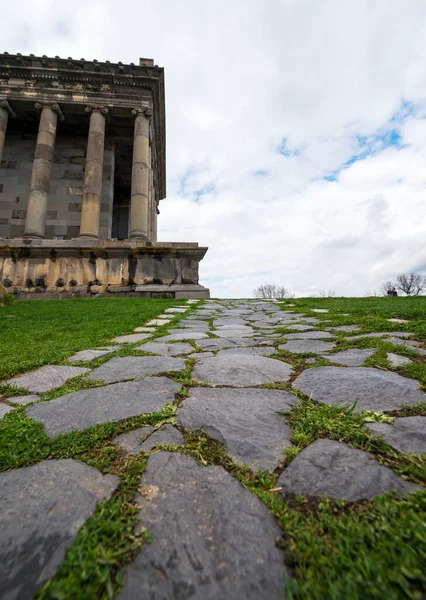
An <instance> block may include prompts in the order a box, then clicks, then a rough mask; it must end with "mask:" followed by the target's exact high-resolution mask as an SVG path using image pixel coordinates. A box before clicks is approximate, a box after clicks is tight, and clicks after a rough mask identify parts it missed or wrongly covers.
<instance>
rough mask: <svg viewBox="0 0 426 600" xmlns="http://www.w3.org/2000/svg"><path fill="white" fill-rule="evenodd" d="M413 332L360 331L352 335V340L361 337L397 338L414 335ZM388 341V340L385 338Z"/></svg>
mask: <svg viewBox="0 0 426 600" xmlns="http://www.w3.org/2000/svg"><path fill="white" fill-rule="evenodd" d="M412 335H413V334H412V333H408V332H407V331H373V333H360V334H357V335H354V336H351V337H350V339H351V340H357V339H360V338H380V337H396V338H409V337H412ZM385 341H388V340H385Z"/></svg>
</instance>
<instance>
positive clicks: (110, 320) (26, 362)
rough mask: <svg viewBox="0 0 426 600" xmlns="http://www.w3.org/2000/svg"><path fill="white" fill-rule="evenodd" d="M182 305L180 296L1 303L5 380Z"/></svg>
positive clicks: (0, 366) (0, 372)
mask: <svg viewBox="0 0 426 600" xmlns="http://www.w3.org/2000/svg"><path fill="white" fill-rule="evenodd" d="M176 304H182V302H178V301H175V300H166V299H164V300H163V299H161V300H151V299H145V298H134V299H129V298H111V299H110V298H93V299H74V300H61V301H54V300H38V301H35V300H27V301H25V300H22V301H19V302H16V303H14V304H13V305H11V306H3V307H1V308H0V381H1V380H3V379H7V378H8V377H12V376H13V375H16V374H17V373H21V372H23V371H29V370H30V369H34V368H36V367H40V366H42V365H47V364H58V363H61V362H63V361H64V360H65V359H66V358H67V357H68V356H70V355H71V354H73V353H74V352H77V351H78V350H85V349H88V348H94V347H96V346H100V345H102V344H105V343H106V342H108V341H110V340H111V339H112V338H113V337H115V336H117V335H121V334H125V333H132V332H133V329H134V328H135V327H138V326H140V325H143V324H144V323H145V322H146V321H147V320H148V319H151V318H153V317H155V316H156V315H158V314H160V313H161V312H162V311H163V310H164V309H166V308H168V307H170V306H174V305H176Z"/></svg>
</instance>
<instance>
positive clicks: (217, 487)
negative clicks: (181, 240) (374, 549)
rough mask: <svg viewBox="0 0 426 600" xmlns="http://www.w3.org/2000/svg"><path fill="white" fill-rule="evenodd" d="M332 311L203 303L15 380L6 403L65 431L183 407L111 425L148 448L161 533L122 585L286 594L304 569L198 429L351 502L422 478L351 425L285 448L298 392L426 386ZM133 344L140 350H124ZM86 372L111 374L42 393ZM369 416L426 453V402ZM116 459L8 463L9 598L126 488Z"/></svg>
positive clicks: (400, 338) (1, 546) (373, 398)
mask: <svg viewBox="0 0 426 600" xmlns="http://www.w3.org/2000/svg"><path fill="white" fill-rule="evenodd" d="M176 315H180V316H181V317H182V318H181V320H180V321H178V322H177V326H175V327H174V328H172V329H169V330H168V331H166V334H165V335H163V336H162V337H157V335H156V328H157V327H159V326H163V325H167V323H169V322H170V318H172V317H176ZM318 317H319V315H318ZM323 319H324V316H323V315H321V318H317V317H316V316H312V314H311V316H308V315H307V314H304V313H300V312H299V313H297V312H293V309H291V308H287V310H283V309H282V307H281V306H280V305H279V304H278V303H275V302H268V301H257V300H252V301H246V300H241V301H237V300H235V301H213V300H210V301H206V302H204V303H200V304H197V303H196V302H190V303H188V304H183V305H182V306H181V307H180V308H175V309H168V310H167V311H166V314H164V315H160V316H159V318H158V319H155V320H153V321H152V322H149V323H141V324H140V325H141V326H140V327H138V328H137V331H136V332H135V333H133V334H129V335H127V336H121V337H119V338H116V339H115V340H112V342H111V344H110V345H109V346H107V347H103V348H96V349H88V350H87V351H83V352H79V353H78V354H77V355H75V356H73V357H70V358H69V366H66V365H58V366H55V365H51V366H48V367H42V368H41V369H38V370H37V371H35V372H31V373H26V374H24V375H21V376H19V377H16V378H14V379H13V380H11V381H10V382H9V383H11V384H14V385H19V386H20V387H23V388H25V389H27V390H28V395H23V396H21V397H11V398H9V399H8V400H9V401H10V402H2V403H0V418H1V417H3V416H4V415H5V414H6V413H8V412H10V411H13V410H17V406H21V405H27V404H28V406H27V407H26V408H25V414H26V415H27V416H28V417H29V418H31V419H32V420H34V421H35V422H37V423H41V424H42V426H43V431H44V432H45V434H46V435H47V436H48V438H49V439H51V440H55V439H56V438H58V436H60V435H68V434H71V433H73V432H74V433H75V432H82V431H84V430H86V429H88V428H93V427H95V426H97V425H100V424H111V423H120V422H125V421H126V420H128V419H132V418H134V417H139V416H140V415H151V414H153V413H158V412H159V411H161V410H162V409H164V408H165V407H166V406H167V405H173V406H174V407H175V413H174V416H173V418H171V419H168V421H169V422H168V423H166V424H161V426H160V427H157V426H155V425H151V426H147V425H146V426H143V427H138V428H137V429H135V428H134V427H133V428H131V427H130V428H129V429H128V430H127V431H125V432H124V433H122V434H120V435H119V436H118V437H115V438H114V439H113V440H111V441H112V443H113V444H115V445H116V446H118V448H119V449H120V456H121V457H123V456H125V457H127V456H135V455H138V456H141V457H142V458H146V456H148V460H147V466H146V469H145V471H144V473H143V474H142V477H141V479H140V482H139V486H138V492H137V493H136V496H135V499H134V501H135V503H136V505H137V506H138V507H139V508H140V511H139V517H138V518H139V519H140V523H141V526H142V527H143V528H144V530H146V531H147V532H149V537H150V539H151V543H149V544H146V543H144V544H143V546H142V549H141V551H140V552H138V553H136V555H135V556H134V557H133V559H132V561H131V562H130V563H128V564H127V565H126V566H125V567H124V585H123V586H122V588H121V590H120V591H119V592H118V597H119V598H121V599H127V600H133V599H147V598H150V599H153V600H157V599H165V598H179V599H186V598H194V599H198V598H203V599H213V598H214V599H219V598H220V599H237V598H238V599H239V598H244V599H251V598H252V599H257V600H258V599H263V598H264V599H268V600H272V599H275V598H283V597H284V596H285V577H286V576H287V575H288V574H289V573H290V571H289V570H288V568H287V567H286V561H285V560H286V557H285V548H284V549H283V545H282V543H277V541H278V542H279V541H280V540H282V534H283V531H282V529H281V528H280V527H279V525H278V522H277V520H276V519H275V517H274V516H273V514H272V513H271V512H270V511H269V510H268V508H267V506H266V505H265V504H264V503H263V502H262V501H261V500H260V499H259V497H258V496H256V495H255V494H253V493H252V492H251V491H250V490H249V489H247V487H244V486H243V485H241V483H239V481H238V480H237V478H236V477H235V476H233V471H232V469H229V468H227V469H225V468H224V466H221V465H217V464H216V465H206V464H203V461H199V460H196V456H194V454H191V453H188V452H186V451H185V443H186V442H185V439H187V438H185V436H187V435H188V432H204V433H205V434H206V435H207V436H208V437H209V438H210V439H212V440H215V441H217V442H220V443H221V444H224V447H225V450H226V454H227V456H228V457H229V459H230V460H231V461H232V462H233V463H234V464H235V465H237V466H239V467H247V468H248V469H250V470H251V471H252V472H254V473H257V472H259V471H263V470H267V471H268V472H269V473H271V474H274V475H275V476H276V477H277V480H276V488H275V491H276V494H277V495H278V496H281V497H284V498H286V497H289V496H292V495H293V496H294V495H301V494H302V495H303V496H304V497H305V498H308V499H309V498H319V497H320V498H324V497H326V498H331V499H336V498H342V499H345V500H347V501H351V502H352V501H358V500H365V499H373V498H374V497H375V496H377V495H380V494H383V493H386V492H389V491H390V490H396V491H397V492H399V493H401V494H407V493H409V492H411V491H413V490H416V489H419V486H418V485H417V484H416V483H413V482H412V481H409V480H408V479H407V478H402V477H401V476H400V475H398V474H397V473H396V472H395V471H393V470H392V469H391V468H390V467H389V466H385V465H384V464H382V463H381V462H379V461H378V459H377V457H376V456H374V454H372V453H369V452H367V451H364V450H361V449H357V448H354V447H352V446H351V445H349V444H347V443H345V442H343V441H338V440H336V439H327V438H324V437H322V436H321V437H320V438H318V439H316V440H315V441H313V442H312V443H310V444H309V445H308V446H307V447H305V448H304V449H303V450H302V451H300V452H299V453H297V455H296V456H295V457H294V458H293V460H291V461H289V460H288V458H287V459H286V451H287V452H288V450H289V449H291V448H292V445H293V440H292V427H291V425H290V424H289V423H288V422H287V419H286V414H288V413H289V411H291V410H292V407H294V405H295V403H296V402H297V396H299V397H300V398H308V399H309V398H311V399H312V400H314V401H317V402H318V403H324V404H325V405H328V406H334V405H341V404H345V403H346V404H349V405H354V403H355V402H356V404H355V405H354V407H353V411H354V414H359V413H361V412H362V411H372V412H373V413H378V412H379V411H381V412H383V411H392V410H396V409H398V408H400V407H401V406H402V405H405V406H406V405H409V406H415V405H417V404H419V403H420V402H424V401H425V395H424V393H423V392H422V391H421V390H420V388H419V386H418V382H417V381H415V380H413V379H409V378H407V377H403V376H401V375H399V374H398V373H397V372H394V371H391V370H381V369H377V368H373V367H368V366H363V365H364V363H365V361H366V360H368V359H369V358H371V356H372V355H373V353H374V350H372V349H357V348H352V349H350V350H345V351H343V352H340V351H339V344H338V343H337V342H338V340H339V339H342V337H341V336H348V337H349V336H350V337H351V339H355V338H356V337H357V338H360V337H361V336H362V331H360V330H359V327H358V326H354V325H348V326H346V327H345V326H340V327H331V326H329V327H327V326H326V321H324V320H323ZM174 323H176V321H174ZM321 323H325V325H324V326H322V327H321V328H320V327H319V326H320V325H321ZM283 328H285V329H286V331H285V332H284V333H283V332H282V331H281V330H282V329H283ZM380 335H381V336H383V337H384V339H386V336H387V337H388V338H389V339H391V340H393V342H392V343H395V345H396V347H397V346H398V344H401V343H404V342H406V343H407V344H408V345H409V346H410V347H411V348H413V349H414V350H415V351H416V352H418V353H419V355H421V354H422V353H424V352H425V350H424V349H423V348H422V347H421V346H420V344H419V343H418V342H416V341H415V340H411V339H407V338H406V337H405V336H406V335H407V334H405V333H404V332H400V334H398V332H389V333H386V332H380ZM338 336H340V338H339V337H338ZM132 344H133V345H132ZM136 344H137V345H136ZM124 347H128V348H132V350H133V351H134V352H129V353H128V355H127V356H117V355H114V353H116V352H117V350H118V349H119V348H124ZM143 352H144V353H145V354H142V353H143ZM148 353H149V354H148ZM306 353H308V356H306ZM110 354H113V356H112V357H111V356H110ZM393 356H394V357H395V356H396V358H397V359H398V358H401V357H398V355H397V354H393ZM99 359H102V360H104V362H103V363H102V364H99V362H98V363H97V364H99V366H97V367H96V368H94V369H92V368H91V367H90V364H91V361H93V360H98V361H99ZM188 359H189V362H186V361H188ZM74 363H75V364H76V365H77V366H74ZM72 365H73V366H72ZM179 373H180V374H181V376H179ZM81 375H83V376H84V377H85V378H87V380H89V381H93V382H94V383H95V384H96V382H98V383H99V382H102V384H104V385H102V386H100V387H85V388H84V389H80V390H78V391H75V392H72V393H69V394H66V395H63V396H59V397H56V398H54V399H52V400H49V401H39V395H38V394H41V393H43V392H46V391H47V390H51V389H55V388H57V387H59V386H61V385H63V383H64V382H65V381H67V380H68V379H69V378H72V377H76V376H81ZM182 390H185V393H182ZM365 430H366V432H370V433H371V434H372V435H374V436H379V437H380V438H381V439H382V440H384V441H386V443H387V444H389V446H390V447H391V448H393V449H395V450H396V451H397V452H402V453H414V454H422V453H425V452H426V417H421V416H409V417H401V418H397V419H395V420H393V421H392V422H389V423H386V422H377V421H374V419H373V421H372V422H369V423H366V425H365ZM159 446H160V448H159V449H157V450H156V448H158V447H159ZM229 464H232V463H229ZM107 471H108V469H105V470H103V471H102V472H101V471H100V470H99V469H97V468H95V467H93V466H89V465H88V464H85V463H84V462H81V461H78V460H76V459H74V458H64V459H57V460H42V461H39V462H37V463H36V464H32V465H30V466H26V467H23V468H19V469H15V470H10V471H6V472H4V473H1V474H0V564H1V569H0V597H1V598H2V599H4V600H12V599H13V600H15V599H16V600H25V599H26V598H33V597H34V594H35V592H36V590H37V589H38V588H39V587H40V585H42V584H43V583H44V582H46V581H47V580H48V579H49V578H51V577H52V576H54V575H55V573H56V572H57V570H58V568H59V567H60V566H61V564H62V563H63V560H64V556H65V553H66V551H67V549H68V548H70V547H71V546H72V544H73V543H74V541H75V538H76V535H77V533H78V531H79V529H80V528H81V526H82V525H83V524H84V523H85V522H86V521H87V519H88V518H89V517H90V516H91V515H93V513H94V511H95V507H96V504H97V503H99V502H102V501H104V500H105V499H108V498H110V497H111V496H112V495H114V493H115V492H116V490H117V489H118V486H119V478H118V477H117V476H116V475H113V474H109V473H108V472H107ZM82 585H83V584H82ZM81 597H82V598H83V597H86V596H85V595H84V587H83V591H82V596H81Z"/></svg>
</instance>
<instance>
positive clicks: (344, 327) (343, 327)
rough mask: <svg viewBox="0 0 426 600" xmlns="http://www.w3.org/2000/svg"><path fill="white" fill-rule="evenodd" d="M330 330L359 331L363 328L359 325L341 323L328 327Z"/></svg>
mask: <svg viewBox="0 0 426 600" xmlns="http://www.w3.org/2000/svg"><path fill="white" fill-rule="evenodd" d="M327 329H329V330H330V331H343V332H345V331H358V330H359V329H361V327H360V326H359V325H339V326H338V327H328V328H327Z"/></svg>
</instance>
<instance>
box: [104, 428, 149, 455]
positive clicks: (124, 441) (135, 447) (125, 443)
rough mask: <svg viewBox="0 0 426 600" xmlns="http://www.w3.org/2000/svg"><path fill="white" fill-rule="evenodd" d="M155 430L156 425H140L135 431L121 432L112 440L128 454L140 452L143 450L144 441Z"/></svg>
mask: <svg viewBox="0 0 426 600" xmlns="http://www.w3.org/2000/svg"><path fill="white" fill-rule="evenodd" d="M153 431H154V427H150V426H147V427H139V429H134V430H133V431H127V432H126V433H121V434H120V435H118V436H117V437H115V438H114V439H113V440H112V441H113V443H114V444H117V446H119V448H121V450H123V451H124V452H126V453H127V454H138V453H139V452H142V442H143V441H144V440H145V439H146V438H147V437H148V436H149V435H150V434H151V433H152V432H153Z"/></svg>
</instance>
